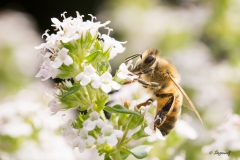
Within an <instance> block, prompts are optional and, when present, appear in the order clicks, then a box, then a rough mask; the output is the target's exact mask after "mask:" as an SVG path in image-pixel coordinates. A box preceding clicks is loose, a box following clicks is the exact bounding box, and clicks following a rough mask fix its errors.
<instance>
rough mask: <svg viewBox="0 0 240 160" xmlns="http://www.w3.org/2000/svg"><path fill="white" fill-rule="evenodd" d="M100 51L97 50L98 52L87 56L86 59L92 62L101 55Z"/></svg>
mask: <svg viewBox="0 0 240 160" xmlns="http://www.w3.org/2000/svg"><path fill="white" fill-rule="evenodd" d="M99 53H101V51H100V50H97V51H96V52H94V53H92V54H90V55H89V56H87V57H86V58H85V59H86V60H87V61H88V63H91V62H92V61H94V59H96V57H97V56H98V55H99Z"/></svg>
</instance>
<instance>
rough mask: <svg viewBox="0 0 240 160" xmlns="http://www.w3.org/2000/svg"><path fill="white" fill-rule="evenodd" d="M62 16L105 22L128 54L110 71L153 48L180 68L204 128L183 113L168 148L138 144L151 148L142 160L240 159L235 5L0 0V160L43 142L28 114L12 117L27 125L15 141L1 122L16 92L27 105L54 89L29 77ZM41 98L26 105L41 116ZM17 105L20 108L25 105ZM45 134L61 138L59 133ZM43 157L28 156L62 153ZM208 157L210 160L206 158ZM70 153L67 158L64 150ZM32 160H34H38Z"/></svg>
mask: <svg viewBox="0 0 240 160" xmlns="http://www.w3.org/2000/svg"><path fill="white" fill-rule="evenodd" d="M64 11H67V16H73V17H74V16H75V11H79V12H80V14H83V15H85V17H84V19H85V20H86V19H90V17H88V16H87V14H93V15H95V16H97V18H98V20H99V21H101V22H105V21H107V20H110V21H111V23H110V25H109V27H111V28H113V32H111V36H112V37H114V38H115V39H116V40H119V41H128V43H127V44H126V45H125V47H126V51H125V52H124V53H122V54H120V55H118V56H117V57H116V58H114V59H113V60H112V61H111V64H112V69H113V72H114V71H115V70H116V69H117V68H118V66H119V65H120V64H121V63H122V62H123V61H124V59H125V58H126V57H128V56H129V55H132V54H135V53H139V52H140V53H142V52H143V51H144V50H146V49H149V48H156V49H159V50H160V51H161V56H163V57H165V58H168V59H169V60H170V61H172V63H173V64H174V65H175V66H176V68H177V69H178V71H179V73H180V75H181V83H180V84H181V85H182V86H183V88H184V89H185V91H186V92H187V93H188V95H189V96H190V97H191V99H192V101H193V102H194V104H195V106H196V107H197V109H198V111H199V113H200V115H201V116H202V119H203V122H204V124H203V125H201V124H200V123H199V121H198V119H197V117H196V116H195V115H194V114H193V112H191V111H189V110H188V109H186V108H183V111H182V116H181V119H182V120H184V123H181V124H180V123H179V125H178V128H176V129H175V130H174V131H173V132H172V133H171V134H170V135H169V136H168V137H167V140H166V141H156V140H154V141H151V140H146V141H144V142H143V143H148V144H149V143H150V144H152V145H153V146H154V148H153V150H152V151H151V152H150V155H149V157H148V158H146V159H149V160H150V159H151V160H157V159H161V160H168V159H175V160H182V159H186V160H194V159H206V160H208V159H211V160H213V159H216V160H218V159H240V136H239V135H240V118H239V114H240V96H239V95H240V1H239V0H115V1H112V0H105V1H104V0H89V1H84V0H79V1H77V0H73V1H56V0H52V1H23V0H22V1H20V0H19V1H17V0H16V1H4V0H3V1H1V2H0V112H1V114H0V159H3V160H5V159H26V157H27V158H28V156H27V155H24V156H23V154H26V153H27V152H26V151H25V152H24V151H23V152H20V153H18V150H24V147H22V145H23V144H24V143H23V141H25V140H28V139H34V142H35V143H40V144H41V143H44V142H43V141H40V139H41V138H36V137H38V136H39V135H40V134H39V133H38V132H39V131H37V129H36V127H35V126H34V124H35V123H33V122H31V121H32V120H31V118H29V115H28V114H25V115H23V114H19V113H15V112H14V114H15V115H17V116H19V117H24V118H23V119H24V122H25V123H28V124H31V125H30V126H31V127H32V129H33V130H34V131H33V132H31V133H32V134H33V135H30V136H29V135H26V134H25V135H24V136H22V134H20V135H21V136H14V135H11V134H8V132H5V131H6V129H9V128H4V127H1V126H4V125H6V124H7V123H8V122H11V118H15V117H14V116H13V117H11V115H9V116H6V115H7V114H13V113H12V112H7V111H6V108H8V109H12V110H14V109H15V108H14V106H16V107H18V105H17V104H19V105H20V102H19V98H20V99H23V97H22V96H19V94H20V93H21V92H22V90H25V92H24V94H26V95H25V96H24V97H25V98H26V97H28V96H29V94H31V93H32V92H34V90H35V91H39V90H37V88H47V87H49V88H53V83H52V84H51V83H50V84H47V82H40V80H39V79H35V77H34V76H35V75H36V73H37V72H38V67H39V64H40V62H39V59H40V58H37V55H38V51H37V50H34V49H33V47H34V46H37V45H39V44H40V43H42V42H43V40H42V39H41V35H42V34H43V33H44V31H45V30H46V29H51V30H52V31H53V28H51V20H50V18H52V17H57V18H59V19H61V18H60V14H61V13H63V12H64ZM103 32H106V31H105V30H104V31H103ZM29 86H31V87H29ZM33 86H35V87H33ZM29 88H30V89H29ZM43 95H44V90H42V91H41V92H39V95H36V96H37V97H39V98H32V99H31V97H30V98H26V99H28V100H29V99H31V101H34V103H41V104H42V105H41V106H42V110H44V109H45V108H47V104H46V103H47V102H45V101H44V99H43ZM9 102H13V103H9ZM21 105H23V106H24V103H23V104H21ZM26 106H27V105H26ZM33 106H35V105H33ZM29 107H31V105H29ZM4 108H5V109H4ZM38 109H39V108H38ZM23 110H24V109H23ZM39 110H40V109H39ZM37 111H38V110H37V109H36V112H37ZM19 112H21V109H19ZM31 113H32V112H31ZM47 116H48V115H47ZM49 116H50V115H49ZM6 117H7V118H6ZM33 117H36V116H33ZM6 119H7V120H6ZM29 119H30V120H29ZM44 119H46V117H45V118H44ZM185 122H186V123H187V125H186V124H185ZM13 126H14V125H13ZM187 127H190V128H191V129H188V128H187ZM43 128H44V126H42V127H40V129H43ZM40 129H39V130H40ZM19 130H21V128H19ZM191 130H194V131H193V132H194V133H196V134H197V138H196V139H195V138H194V139H191V136H188V135H189V134H190V135H191V133H190V132H191ZM51 131H54V132H56V136H58V135H59V130H58V129H57V127H56V128H53V129H52V130H51ZM236 135H237V136H236ZM34 136H36V137H34ZM60 137H61V136H59V138H60ZM53 143H54V141H53ZM6 145H7V147H6ZM25 148H27V149H28V147H25ZM31 148H32V149H33V148H34V147H31ZM40 148H41V147H40ZM68 149H69V148H68ZM47 151H48V150H47V149H46V150H41V152H34V153H36V154H39V153H41V154H43V155H44V154H45V155H46V159H49V160H50V159H62V158H63V157H61V156H59V155H61V154H63V153H62V152H58V151H55V152H56V155H58V157H57V158H56V157H54V155H51V156H52V157H50V158H48V157H47V155H49V154H47ZM210 151H212V154H209V153H210ZM216 151H219V152H224V153H229V151H231V153H230V155H229V156H228V155H226V154H224V155H220V156H218V155H217V154H214V153H215V152H216ZM52 152H53V151H52ZM55 152H54V153H55ZM21 153H22V154H21ZM68 153H69V155H71V154H72V152H71V150H70V149H69V150H68ZM84 154H85V157H84V156H82V155H80V156H79V154H77V153H75V154H73V156H72V155H71V156H68V157H69V159H90V158H89V157H88V155H87V154H90V155H91V154H92V153H91V152H87V153H84ZM95 154H96V153H95ZM70 157H71V158H70ZM31 159H36V160H38V159H39V156H36V157H34V156H33V157H31ZM63 159H64V158H63ZM99 159H103V158H102V157H100V158H99ZM128 159H134V158H133V157H129V158H128Z"/></svg>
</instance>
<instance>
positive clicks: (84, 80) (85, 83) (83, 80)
mask: <svg viewBox="0 0 240 160" xmlns="http://www.w3.org/2000/svg"><path fill="white" fill-rule="evenodd" d="M90 81H91V77H90V76H86V75H83V79H82V80H81V82H80V84H81V85H82V86H86V85H87V84H88V83H89V82H90Z"/></svg>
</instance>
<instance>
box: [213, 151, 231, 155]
mask: <svg viewBox="0 0 240 160" xmlns="http://www.w3.org/2000/svg"><path fill="white" fill-rule="evenodd" d="M209 154H210V155H211V154H212V155H218V156H221V155H228V156H230V154H231V151H228V152H226V151H218V150H215V151H210V152H209Z"/></svg>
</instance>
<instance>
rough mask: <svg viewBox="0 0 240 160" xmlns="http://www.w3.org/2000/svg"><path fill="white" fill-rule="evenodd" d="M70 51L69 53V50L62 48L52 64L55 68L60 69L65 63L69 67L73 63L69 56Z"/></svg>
mask: <svg viewBox="0 0 240 160" xmlns="http://www.w3.org/2000/svg"><path fill="white" fill-rule="evenodd" d="M68 51H69V50H68V49H66V48H62V49H61V50H60V51H59V52H58V53H57V57H56V58H55V59H54V61H53V63H52V67H53V68H59V67H60V66H61V65H62V64H63V63H64V64H65V65H66V66H69V65H70V64H72V63H73V59H72V58H71V57H70V56H69V55H67V53H68Z"/></svg>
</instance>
